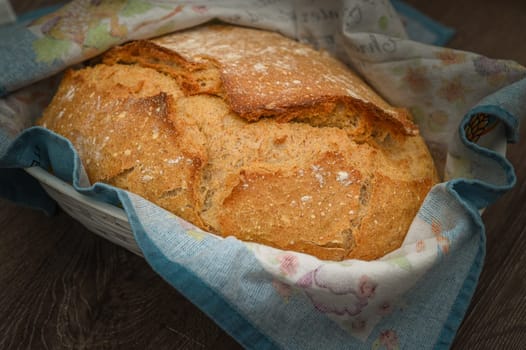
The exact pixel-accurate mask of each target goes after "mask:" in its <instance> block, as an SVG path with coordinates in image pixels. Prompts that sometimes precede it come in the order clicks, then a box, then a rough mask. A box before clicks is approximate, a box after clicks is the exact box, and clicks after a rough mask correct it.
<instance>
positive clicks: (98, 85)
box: [38, 25, 438, 260]
mask: <svg viewBox="0 0 526 350" xmlns="http://www.w3.org/2000/svg"><path fill="white" fill-rule="evenodd" d="M38 124H39V125H41V126H44V127H46V128H49V129H51V130H53V131H55V132H57V133H58V134H61V135H63V136H65V137H66V138H68V139H69V140H70V141H71V142H72V143H73V145H74V146H75V147H76V149H77V151H78V152H79V155H80V157H81V159H82V162H83V164H84V167H85V168H86V171H87V173H88V176H89V178H90V180H91V181H92V182H97V181H100V182H104V183H108V184H111V185H114V186H117V187H120V188H123V189H126V190H129V191H131V192H134V193H137V194H139V195H141V196H143V197H144V198H146V199H148V200H150V201H152V202H154V203H156V204H158V205H159V206H161V207H163V208H165V209H167V210H169V211H171V212H173V213H174V214H176V215H178V216H180V217H182V218H184V219H186V220H188V221H189V222H191V223H193V224H195V225H197V226H199V227H201V228H202V229H204V230H208V231H210V232H212V233H215V234H217V235H221V236H230V235H233V236H236V237H238V238H239V239H241V240H244V241H251V242H259V243H263V244H266V245H269V246H273V247H277V248H280V249H284V250H294V251H299V252H304V253H308V254H312V255H315V256H317V257H319V258H321V259H327V260H342V259H348V258H357V259H365V260H372V259H376V258H379V257H381V256H383V255H385V254H386V253H388V252H390V251H392V250H394V249H396V248H398V247H399V246H400V244H401V243H402V241H403V239H404V237H405V234H406V232H407V230H408V228H409V225H410V224H411V222H412V220H413V218H414V216H415V214H416V212H417V211H418V209H419V207H420V205H421V203H422V201H423V199H424V197H425V196H426V194H427V192H428V191H429V189H430V188H431V186H432V185H433V184H435V183H436V182H437V181H438V178H437V173H436V170H435V167H434V164H433V160H432V158H431V156H430V154H429V151H428V150H427V148H426V145H425V143H424V141H423V139H422V138H421V137H420V136H419V135H418V130H417V127H416V126H415V125H414V124H413V122H412V121H411V118H410V116H409V114H408V112H407V110H405V109H402V108H395V107H392V106H390V105H389V104H388V103H387V102H385V101H384V100H383V99H382V98H381V97H379V96H378V95H377V94H376V93H375V92H374V91H373V90H372V89H371V88H369V87H368V86H367V85H366V84H365V83H364V82H363V81H362V80H361V79H360V78H359V77H358V76H356V75H355V74H354V73H353V72H351V71H350V70H349V69H348V68H347V67H346V66H344V65H343V64H341V63H340V62H338V61H337V60H336V59H334V58H332V57H331V56H330V55H329V54H327V53H325V52H319V51H316V50H314V49H312V48H310V47H308V46H306V45H304V44H300V43H298V42H296V41H293V40H291V39H287V38H285V37H283V36H281V35H279V34H277V33H271V32H266V31H261V30H256V29H248V28H242V27H236V26H228V25H206V26H201V27H197V28H193V29H190V30H186V31H182V32H178V33H175V34H170V35H167V36H164V37H160V38H157V39H154V40H150V41H135V42H131V43H129V44H126V45H123V46H120V47H116V48H114V49H111V50H110V51H108V52H107V53H105V54H104V55H103V56H102V58H101V60H100V62H99V63H98V64H96V65H92V66H89V67H86V68H82V69H79V70H69V71H67V72H66V74H65V76H64V78H63V81H62V83H61V85H60V87H59V89H58V91H57V93H56V95H55V97H54V99H53V101H52V102H51V104H50V105H49V107H48V108H47V109H46V111H45V112H44V114H43V116H42V118H41V119H40V120H39V121H38Z"/></svg>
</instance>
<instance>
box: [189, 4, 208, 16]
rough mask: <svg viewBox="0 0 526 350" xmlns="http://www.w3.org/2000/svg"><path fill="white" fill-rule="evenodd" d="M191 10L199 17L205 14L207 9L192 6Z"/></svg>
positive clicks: (201, 6) (202, 6) (203, 6)
mask: <svg viewBox="0 0 526 350" xmlns="http://www.w3.org/2000/svg"><path fill="white" fill-rule="evenodd" d="M192 10H193V11H194V12H197V13H199V14H201V15H204V14H205V13H207V12H208V8H207V7H206V6H205V5H194V6H192Z"/></svg>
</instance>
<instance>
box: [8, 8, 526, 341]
mask: <svg viewBox="0 0 526 350" xmlns="http://www.w3.org/2000/svg"><path fill="white" fill-rule="evenodd" d="M57 2H60V1H53V0H48V1H45V0H41V1H30V0H17V1H13V5H14V8H15V10H16V12H17V13H19V14H20V13H23V12H26V11H29V10H32V9H36V8H38V7H40V6H43V5H51V4H55V3H57ZM407 2H408V3H410V4H412V5H413V6H414V7H416V8H418V9H420V10H421V11H422V12H424V13H426V14H428V15H429V16H431V17H432V18H434V19H436V20H438V21H440V22H442V23H444V24H446V25H448V26H451V27H453V28H455V29H456V31H457V34H456V36H455V37H454V39H453V40H452V42H451V43H450V44H449V45H448V46H450V47H453V48H457V49H463V50H468V51H474V52H478V53H482V54H484V55H487V56H489V57H498V58H508V59H513V60H515V61H517V62H519V63H521V64H522V65H526V46H525V45H524V29H523V25H522V24H523V23H526V2H524V1H521V0H518V1H511V0H501V1H498V2H497V1H495V2H480V1H475V0H465V1H453V0H444V1H440V2H437V1H435V2H431V1H423V0H407ZM481 4H483V5H481ZM525 108H526V107H525ZM525 137H526V132H525V130H524V128H523V130H522V132H521V139H522V140H523V141H524V138H525ZM523 145H524V142H522V144H521V145H512V146H511V147H510V148H509V153H508V154H509V159H510V160H511V162H512V163H513V164H514V165H515V167H516V173H517V177H518V182H517V186H516V187H515V188H514V190H512V191H510V192H509V193H508V194H506V195H505V196H504V197H503V198H501V199H500V200H499V201H498V202H497V203H496V204H495V205H493V206H492V207H490V208H489V209H488V210H487V211H486V213H485V215H484V221H485V223H486V227H487V256H486V263H485V267H484V270H483V272H482V275H481V277H480V281H479V284H478V287H477V290H476V293H475V295H474V297H473V300H472V303H471V306H470V309H469V311H468V313H467V315H466V317H465V320H464V322H463V324H462V326H461V328H460V329H459V331H458V334H457V337H456V340H455V343H454V344H453V347H452V348H453V349H521V348H524V347H525V344H526V257H524V254H523V252H524V251H525V250H526V242H525V240H523V239H521V238H522V235H523V234H524V231H526V204H525V202H526V201H525V199H526V162H524V161H521V160H522V159H523V158H524V156H523V149H524V146H523ZM0 227H1V228H2V229H1V232H2V234H1V235H0V300H1V301H2V302H1V303H0V335H1V336H0V349H72V348H74V349H236V348H239V345H238V344H237V343H236V342H235V341H234V340H232V338H230V337H229V336H228V335H227V334H226V333H224V332H223V331H222V330H221V329H219V328H218V327H217V326H216V325H215V324H214V323H213V322H212V321H211V320H210V319H209V318H208V317H206V315H204V314H203V313H202V312H201V311H199V310H198V309H197V308H196V307H194V306H193V305H192V304H191V303H190V302H189V301H188V300H186V299H185V298H184V297H182V296H181V295H180V294H179V293H178V292H177V291H175V290H174V289H173V288H171V287H170V286H169V285H168V284H167V283H166V282H165V281H163V280H162V278H160V277H159V276H157V275H156V274H155V273H154V272H153V271H152V270H151V269H150V267H149V266H148V265H147V264H146V262H145V261H144V260H142V259H141V258H139V257H137V256H135V255H134V254H131V253H129V252H127V251H125V250H124V249H122V248H120V247H117V246H115V245H113V244H111V243H109V242H107V241H105V240H103V239H102V238H99V237H98V236H95V235H94V234H91V233H90V232H88V231H87V230H86V229H84V228H83V227H82V226H81V225H80V224H79V223H77V222H76V221H74V220H73V219H71V218H69V217H68V216H67V215H66V214H64V213H59V214H58V215H57V216H54V217H46V216H45V215H43V214H42V213H40V212H38V211H34V210H30V209H27V208H22V207H19V206H14V205H12V204H10V203H7V202H5V201H3V200H0Z"/></svg>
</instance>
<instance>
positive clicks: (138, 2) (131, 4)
mask: <svg viewBox="0 0 526 350" xmlns="http://www.w3.org/2000/svg"><path fill="white" fill-rule="evenodd" d="M152 8H154V6H153V5H152V4H150V3H148V2H145V1H142V0H130V1H128V3H127V4H126V6H125V7H124V8H123V9H122V11H121V13H120V15H121V16H124V17H132V16H136V15H142V14H143V13H146V12H148V11H150V10H151V9H152Z"/></svg>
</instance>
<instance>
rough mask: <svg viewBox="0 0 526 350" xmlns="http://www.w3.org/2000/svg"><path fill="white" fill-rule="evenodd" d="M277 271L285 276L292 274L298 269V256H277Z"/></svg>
mask: <svg viewBox="0 0 526 350" xmlns="http://www.w3.org/2000/svg"><path fill="white" fill-rule="evenodd" d="M278 261H279V271H280V272H281V273H282V274H283V275H285V276H291V275H294V274H295V273H296V272H297V270H298V263H299V262H298V257H297V256H296V255H293V254H288V253H287V254H283V255H280V256H278Z"/></svg>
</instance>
